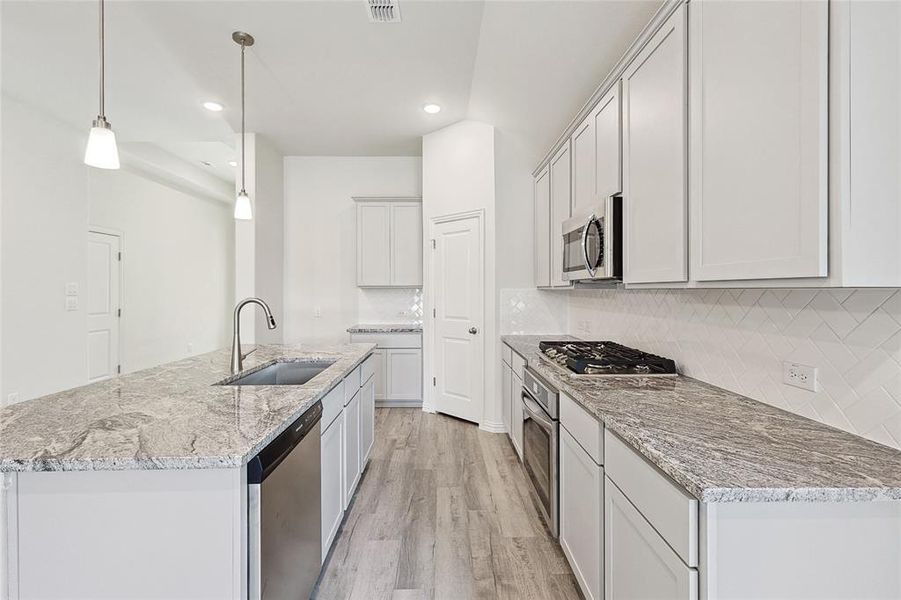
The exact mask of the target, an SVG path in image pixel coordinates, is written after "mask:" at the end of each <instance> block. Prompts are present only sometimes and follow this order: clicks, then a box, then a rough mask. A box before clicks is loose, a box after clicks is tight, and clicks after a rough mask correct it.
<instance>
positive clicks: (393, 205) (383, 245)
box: [355, 198, 422, 287]
mask: <svg viewBox="0 0 901 600" xmlns="http://www.w3.org/2000/svg"><path fill="white" fill-rule="evenodd" d="M355 200H357V285H358V286H359V287H421V286H422V203H421V202H419V201H410V200H409V199H405V200H403V201H398V200H390V199H384V200H376V201H373V200H372V199H365V198H357V199H355Z"/></svg>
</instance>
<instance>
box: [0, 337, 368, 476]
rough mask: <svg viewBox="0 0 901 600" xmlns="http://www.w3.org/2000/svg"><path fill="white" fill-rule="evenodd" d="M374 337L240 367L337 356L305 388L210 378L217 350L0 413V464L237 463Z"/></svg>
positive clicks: (349, 365)
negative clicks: (228, 382) (231, 382)
mask: <svg viewBox="0 0 901 600" xmlns="http://www.w3.org/2000/svg"><path fill="white" fill-rule="evenodd" d="M374 348H375V345H374V344H341V345H332V346H316V347H313V346H308V345H285V346H275V345H272V346H259V347H257V350H256V351H255V352H253V353H252V354H250V356H248V357H247V358H246V359H245V361H244V364H245V370H244V373H249V372H252V371H256V370H259V369H261V368H263V367H265V366H268V365H269V364H272V363H273V362H277V361H278V362H281V361H297V360H334V361H335V363H334V364H333V365H331V366H330V367H328V369H326V370H325V371H323V372H322V373H320V374H319V375H317V376H316V377H314V378H313V379H311V380H310V381H309V382H307V383H305V384H304V385H299V386H294V385H288V386H228V385H214V384H216V383H217V382H220V381H222V380H224V379H226V378H229V377H230V373H229V362H230V360H229V359H230V356H231V351H230V350H217V351H215V352H210V353H209V354H203V355H200V356H195V357H192V358H187V359H184V360H180V361H178V362H174V363H169V364H165V365H162V366H159V367H154V368H151V369H146V370H143V371H138V372H136V373H131V374H128V375H124V376H122V377H119V378H116V379H110V380H106V381H101V382H97V383H93V384H90V385H86V386H83V387H79V388H74V389H71V390H66V391H64V392H59V393H56V394H52V395H50V396H44V397H42V398H36V399H34V400H29V401H26V402H21V403H19V404H14V405H12V406H8V407H6V408H3V409H2V410H0V471H87V470H125V469H209V468H229V467H240V466H242V465H244V464H245V463H247V462H248V461H249V460H250V459H251V458H252V457H253V456H254V455H256V454H257V452H259V451H260V450H261V449H262V448H264V447H265V446H266V444H268V443H269V442H270V441H272V440H273V439H275V437H276V436H278V434H280V433H281V432H282V431H284V430H285V429H287V427H288V426H289V425H290V424H291V423H293V422H294V420H296V419H297V418H298V417H300V416H301V415H302V414H303V413H304V412H305V411H306V410H307V409H309V408H310V407H311V406H313V405H314V404H315V403H316V401H317V400H319V399H321V398H322V397H323V396H324V395H325V394H326V393H327V392H328V391H329V390H331V389H332V388H333V387H335V386H336V385H337V384H338V383H339V382H340V381H341V380H342V379H343V378H344V377H345V376H346V375H347V374H348V373H350V371H351V370H353V369H354V368H355V367H356V366H357V365H359V364H360V363H361V362H362V361H363V360H364V359H365V358H366V357H367V356H368V355H369V354H370V353H371V352H372V350H373V349H374Z"/></svg>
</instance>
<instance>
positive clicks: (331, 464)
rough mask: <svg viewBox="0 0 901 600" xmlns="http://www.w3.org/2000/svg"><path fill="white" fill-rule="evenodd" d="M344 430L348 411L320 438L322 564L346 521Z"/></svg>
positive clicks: (336, 418)
mask: <svg viewBox="0 0 901 600" xmlns="http://www.w3.org/2000/svg"><path fill="white" fill-rule="evenodd" d="M343 429H344V412H343V411H342V412H341V413H339V414H338V416H337V417H335V420H334V421H332V422H331V423H329V424H328V425H327V426H326V427H325V428H324V429H323V431H322V437H321V438H320V453H321V464H322V471H321V486H322V487H321V490H322V492H321V493H322V499H321V502H322V528H321V529H322V553H321V557H322V561H323V562H324V561H325V557H326V555H328V551H329V548H331V546H332V542H333V541H334V539H335V536H336V535H337V534H338V528H339V527H341V521H342V519H343V518H344V497H343V495H342V489H343V488H342V486H343V480H344V441H343V440H342V439H341V434H342V432H343Z"/></svg>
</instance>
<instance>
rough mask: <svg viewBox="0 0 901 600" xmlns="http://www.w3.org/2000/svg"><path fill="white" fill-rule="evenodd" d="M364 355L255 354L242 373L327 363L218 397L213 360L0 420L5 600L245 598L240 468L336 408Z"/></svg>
mask: <svg viewBox="0 0 901 600" xmlns="http://www.w3.org/2000/svg"><path fill="white" fill-rule="evenodd" d="M373 349H374V346H373V345H372V344H343V345H335V346H325V347H311V346H306V345H287V346H260V347H258V348H257V349H256V351H255V352H253V353H252V354H250V356H249V357H248V358H247V360H246V361H245V370H244V371H243V372H242V373H241V375H246V374H249V373H253V372H257V371H260V370H261V369H264V368H265V367H268V366H269V365H271V364H274V363H276V362H314V361H315V362H320V363H331V364H330V365H329V366H328V367H327V368H325V369H324V370H323V371H322V372H321V373H319V374H318V375H316V376H314V377H313V378H312V379H310V380H309V381H307V382H306V383H304V384H302V385H245V386H236V385H228V384H229V383H231V382H233V380H234V379H235V378H234V377H232V376H231V374H230V373H229V352H228V351H226V350H220V351H216V352H212V353H209V354H205V355H201V356H196V357H192V358H188V359H184V360H181V361H178V362H175V363H170V364H166V365H162V366H159V367H155V368H152V369H147V370H144V371H139V372H136V373H132V374H129V375H125V376H123V377H120V378H117V379H112V380H107V381H103V382H98V383H94V384H90V385H87V386H83V387H80V388H76V389H72V390H67V391H64V392H60V393H57V394H52V395H50V396H45V397H43V398H37V399H34V400H30V401H27V402H22V403H20V404H16V405H13V406H10V407H7V408H4V409H3V410H2V411H0V471H3V472H6V473H5V475H4V476H5V478H6V480H7V486H8V490H7V494H8V502H7V514H6V515H3V517H4V518H5V519H6V524H7V540H6V543H7V552H8V555H9V561H8V564H9V565H10V568H9V583H10V585H9V588H10V597H11V598H33V597H41V598H76V597H81V598H97V597H116V598H127V597H142V598H149V597H155V598H173V597H181V598H188V597H190V598H245V597H247V595H248V568H247V565H248V522H247V520H248V516H247V515H248V494H247V489H248V486H247V477H248V470H247V464H248V461H250V460H251V459H253V458H254V457H255V456H256V455H257V453H258V452H260V451H261V450H263V449H264V448H265V447H266V446H267V444H269V443H270V442H271V441H273V440H274V439H276V438H277V437H278V436H279V434H281V433H282V432H284V431H285V430H286V429H287V428H288V427H289V426H290V425H291V424H292V423H294V422H295V421H296V420H297V419H298V418H299V417H301V416H303V415H304V414H305V413H306V412H307V411H308V410H309V409H310V408H311V407H314V406H317V404H318V403H319V402H320V401H324V400H326V399H327V398H331V397H333V396H336V395H337V396H339V398H338V400H337V402H338V410H343V409H344V405H345V402H344V396H345V395H348V397H349V398H350V397H351V396H353V397H355V396H354V394H356V392H357V391H358V390H359V389H360V381H361V379H360V373H359V372H360V370H361V368H362V365H363V362H364V361H365V359H366V358H367V357H369V356H370V355H371V353H372V351H373ZM354 375H355V376H356V379H355V380H354V381H355V383H354V386H355V389H354V390H353V391H352V393H350V394H347V391H346V390H345V389H344V386H345V381H346V380H351V379H354ZM339 388H340V389H339ZM328 413H329V415H330V418H333V417H331V415H332V414H333V413H334V410H333V409H331V408H330V409H329V410H328ZM359 414H360V413H359V412H358V413H357V416H358V417H359ZM342 423H343V421H342ZM325 425H326V424H325V423H323V427H325ZM358 431H359V426H358ZM342 437H343V436H342ZM358 462H359V463H360V466H359V469H360V470H362V468H363V467H364V466H365V462H364V461H358ZM342 475H343V474H339V475H338V477H337V478H333V479H336V480H341V479H342Z"/></svg>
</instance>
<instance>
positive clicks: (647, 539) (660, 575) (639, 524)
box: [604, 478, 698, 600]
mask: <svg viewBox="0 0 901 600" xmlns="http://www.w3.org/2000/svg"><path fill="white" fill-rule="evenodd" d="M604 587H605V591H606V594H605V596H604V598H605V600H634V599H636V598H667V599H668V600H697V598H698V572H697V571H696V570H695V569H691V568H689V567H688V566H686V565H685V563H683V562H682V561H681V560H679V557H678V556H677V555H676V553H675V552H673V550H672V548H670V547H669V546H667V544H666V542H664V541H663V538H662V537H660V536H659V535H658V534H657V532H656V531H654V528H653V527H651V526H650V525H649V524H648V522H647V521H646V520H645V518H644V517H643V516H641V513H640V512H638V510H637V509H636V508H635V507H634V506H632V503H631V502H629V500H628V499H627V498H626V497H625V496H624V495H623V493H622V492H621V491H620V490H619V488H617V487H616V485H614V484H613V483H612V482H611V481H610V480H609V479H606V478H605V480H604Z"/></svg>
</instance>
